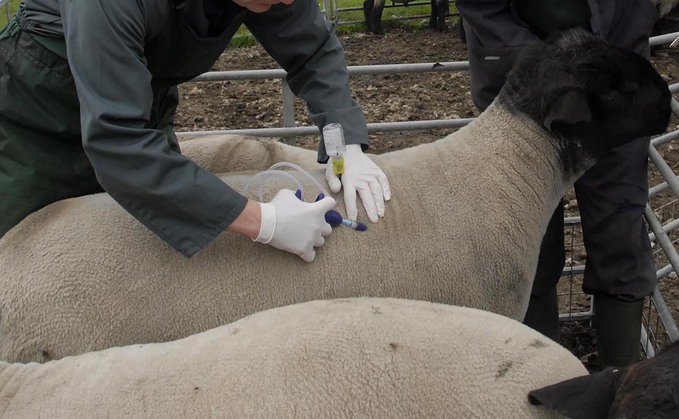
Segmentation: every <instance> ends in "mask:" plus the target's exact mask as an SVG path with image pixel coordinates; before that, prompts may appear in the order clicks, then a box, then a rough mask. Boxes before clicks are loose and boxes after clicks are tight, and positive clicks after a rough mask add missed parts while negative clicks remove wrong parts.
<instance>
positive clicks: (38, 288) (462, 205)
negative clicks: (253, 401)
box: [0, 31, 671, 361]
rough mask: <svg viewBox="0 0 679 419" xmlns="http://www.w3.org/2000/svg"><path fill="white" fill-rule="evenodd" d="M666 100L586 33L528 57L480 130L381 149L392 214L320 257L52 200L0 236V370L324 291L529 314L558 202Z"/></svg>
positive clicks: (109, 206)
mask: <svg viewBox="0 0 679 419" xmlns="http://www.w3.org/2000/svg"><path fill="white" fill-rule="evenodd" d="M621 80H625V82H624V83H621V82H620V81H621ZM670 96H671V95H670V93H669V90H668V88H667V84H666V83H665V82H664V81H663V80H662V78H661V77H660V76H659V75H658V74H657V72H656V71H655V70H653V68H652V67H651V65H650V64H649V63H648V62H647V61H645V60H644V59H642V58H641V57H639V56H637V55H635V54H633V53H631V52H628V51H624V50H621V49H617V48H613V47H609V46H606V45H605V44H603V43H602V42H600V41H597V40H595V39H592V37H591V35H588V34H586V33H585V32H584V31H583V32H579V31H576V32H573V33H571V34H570V35H568V36H567V37H565V38H564V39H563V40H561V41H560V42H559V43H558V44H556V45H550V46H543V47H536V48H535V49H531V50H527V51H526V53H525V55H524V58H523V59H521V60H520V61H519V62H518V63H517V66H516V67H515V69H514V71H512V73H511V74H510V75H509V78H508V82H507V84H506V85H505V87H504V89H503V90H502V92H501V93H500V95H499V96H498V99H497V100H496V101H495V103H494V104H493V105H492V106H491V107H489V108H488V110H487V111H486V112H484V113H483V114H482V115H481V116H480V117H479V118H477V119H476V120H475V121H474V122H472V123H471V124H469V125H468V126H466V127H465V128H463V129H460V130H459V131H458V132H457V133H454V134H452V135H450V136H448V137H446V138H444V139H442V140H439V141H436V142H434V143H431V144H424V145H420V146H417V147H413V148H409V149H405V150H400V151H395V152H391V153H386V154H383V155H378V156H374V157H373V158H374V160H375V161H376V162H377V164H378V165H379V166H380V167H381V168H382V169H383V170H384V171H385V173H386V174H387V175H388V177H389V179H390V183H391V186H392V191H393V196H394V199H392V201H390V203H389V205H388V208H387V215H386V216H385V217H384V219H383V220H382V221H380V222H379V223H378V224H375V225H373V224H371V225H370V226H369V228H368V231H367V232H356V231H354V230H351V229H349V228H337V229H335V231H334V232H333V234H332V235H331V236H329V237H328V239H327V243H326V245H325V246H324V247H322V248H320V250H319V251H318V255H317V258H316V260H315V261H314V262H313V263H311V264H307V263H304V262H303V261H301V260H300V259H299V258H298V257H296V256H294V255H291V254H288V253H285V252H281V251H278V250H276V249H274V248H271V247H269V246H265V245H261V244H258V243H254V242H252V241H251V240H249V239H246V238H244V237H242V236H237V235H232V234H226V233H225V234H222V235H221V236H220V237H218V238H217V239H216V240H214V241H213V242H212V243H211V244H210V245H209V246H207V247H206V248H205V249H203V250H202V251H201V252H199V253H198V254H196V255H195V256H194V257H192V258H190V259H187V258H184V257H183V256H182V255H180V254H179V253H177V252H176V251H174V250H173V249H172V248H170V247H169V246H168V245H166V244H165V243H164V242H162V241H161V240H160V239H159V238H157V237H156V236H154V235H153V234H152V233H151V232H149V231H148V230H147V229H146V228H145V227H143V226H142V225H141V224H140V223H138V222H137V221H136V220H135V219H134V218H132V217H131V216H130V215H129V214H127V213H126V212H125V211H124V210H123V209H122V208H121V207H120V206H118V205H117V204H116V203H115V202H114V201H113V200H112V199H111V198H110V197H109V196H108V195H106V194H97V195H91V196H86V197H81V198H75V199H69V200H64V201H60V202H57V203H54V204H52V205H50V206H48V207H46V208H44V209H43V210H40V211H38V212H36V213H34V214H32V215H31V216H29V217H28V218H27V219H25V220H24V221H23V222H22V223H20V224H19V225H18V226H16V227H15V228H14V229H12V230H10V231H9V232H8V233H7V234H6V235H5V236H4V237H3V238H2V239H0V359H3V360H10V361H47V360H50V359H58V358H61V357H64V356H67V355H74V354H79V353H83V352H88V351H92V350H99V349H104V348H108V347H112V346H122V345H129V344H134V343H147V342H162V341H169V340H175V339H178V338H182V337H185V336H188V335H190V334H193V333H198V332H201V331H204V330H207V329H210V328H213V327H216V326H219V325H222V324H226V323H229V322H232V321H234V320H237V319H239V318H242V317H244V316H246V315H248V314H252V313H254V312H257V311H261V310H265V309H269V308H273V307H278V306H283V305H287V304H293V303H299V302H304V301H311V300H317V299H328V298H345V297H355V296H372V297H396V298H408V299H415V300H426V301H432V302H440V303H447V304H455V305H463V306H471V307H476V308H480V309H483V310H488V311H492V312H496V313H499V314H503V315H506V316H509V317H511V318H514V319H522V318H523V315H524V313H525V310H526V307H527V304H528V297H529V292H530V289H531V282H532V279H533V276H534V273H535V267H536V263H537V257H538V252H539V247H540V241H541V238H542V235H543V233H544V231H545V229H546V226H547V222H548V220H549V219H550V217H551V214H552V212H553V210H554V208H555V206H556V205H557V203H558V201H559V199H560V198H561V196H562V195H563V193H564V191H566V190H567V189H568V188H569V187H570V186H571V185H572V183H573V182H574V180H575V179H576V178H577V177H578V176H579V175H580V174H582V173H583V172H584V171H585V170H586V169H587V168H588V167H590V166H591V165H592V164H593V163H594V162H595V160H596V155H597V154H598V153H601V152H604V151H605V150H606V149H608V148H610V147H614V146H616V145H619V144H622V143H624V142H626V141H629V140H632V139H634V138H638V137H640V136H643V135H651V134H655V133H660V132H662V131H664V129H665V128H666V126H667V123H668V118H669V115H670ZM253 147H254V149H256V148H257V147H262V149H263V150H269V154H265V155H264V158H269V157H270V156H271V155H274V154H275V155H276V156H277V157H281V158H283V159H289V160H293V161H297V162H299V163H303V162H305V161H307V162H308V165H307V167H310V168H311V169H312V171H313V173H314V174H315V175H316V176H317V177H318V178H319V179H322V177H323V175H322V169H319V167H320V166H317V165H316V164H315V163H314V162H313V159H314V153H313V152H311V151H305V150H299V149H295V148H292V147H286V146H283V145H280V144H276V143H264V142H261V141H257V142H254V143H247V144H245V143H238V144H237V146H236V147H235V150H237V149H238V148H240V149H241V150H243V149H247V148H251V149H252V148H253ZM232 149H234V148H233V147H232ZM236 154H237V152H236ZM258 158H260V159H263V157H262V154H261V153H260V154H258ZM234 159H236V160H238V159H237V158H236V157H234ZM267 164H268V163H267ZM222 178H223V179H224V181H225V182H227V183H230V184H233V185H234V186H236V187H239V186H240V185H242V184H243V183H245V181H246V180H247V177H246V176H245V175H243V174H226V175H223V177H222ZM288 187H289V185H288ZM314 196H315V192H314V193H313V194H312V196H306V198H307V199H313V198H314ZM338 201H339V208H342V207H343V203H342V200H341V197H338ZM359 217H365V214H364V213H359Z"/></svg>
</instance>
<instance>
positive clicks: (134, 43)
mask: <svg viewBox="0 0 679 419" xmlns="http://www.w3.org/2000/svg"><path fill="white" fill-rule="evenodd" d="M168 3H169V2H167V1H138V0H117V1H101V0H70V1H62V2H60V7H61V14H62V18H63V23H64V35H65V38H66V47H67V53H68V60H69V64H70V67H71V70H72V73H73V78H74V81H75V85H76V89H77V92H78V97H79V99H80V113H81V128H82V136H83V147H84V149H85V152H86V153H87V156H88V158H89V159H90V161H91V163H92V165H93V167H94V169H95V171H96V174H97V179H98V180H99V183H100V184H101V186H102V187H103V188H104V190H106V191H107V192H108V193H109V194H110V195H111V196H112V197H113V198H114V199H115V200H116V201H117V202H118V203H119V204H120V205H121V206H123V207H124V208H125V209H126V210H127V211H128V212H129V213H130V214H132V215H133V216H134V217H135V218H137V219H138V220H139V221H140V222H142V223H143V224H144V225H146V226H147V227H148V228H149V229H150V230H152V231H153V232H154V233H156V234H157V235H158V236H160V237H161V238H162V239H164V240H165V241H166V242H167V243H169V244H170V245H171V246H172V247H174V248H175V249H177V250H178V251H180V252H181V253H182V254H184V255H185V256H191V255H192V254H194V253H195V252H197V251H198V250H200V249H201V248H202V247H204V246H205V245H206V244H207V243H209V242H210V241H211V240H212V239H213V238H215V237H216V236H217V235H218V234H219V233H220V232H222V231H223V230H224V229H225V228H226V227H227V226H228V225H229V224H230V223H231V222H232V221H233V220H234V219H235V218H236V217H237V216H238V215H239V214H240V213H241V212H242V210H243V208H244V207H245V204H246V202H247V200H246V198H245V197H244V196H242V195H240V194H238V193H237V192H236V191H234V190H233V189H231V188H229V187H228V186H227V185H225V184H224V183H223V182H221V181H220V180H219V179H218V178H217V177H216V176H214V175H212V174H210V173H209V172H207V171H205V170H203V169H201V168H200V167H198V166H197V165H196V164H195V163H194V162H192V161H191V160H189V159H188V158H186V157H184V156H182V155H180V154H179V153H177V152H174V151H172V150H171V149H170V146H169V143H168V139H167V136H166V134H165V133H164V132H163V131H162V130H159V129H154V128H151V127H149V126H148V121H149V117H150V112H151V109H152V104H153V91H152V88H151V79H152V76H151V74H150V72H149V70H148V69H147V67H146V60H145V57H144V41H145V39H146V38H147V36H149V31H151V30H153V28H154V25H155V26H158V25H159V22H163V19H165V18H167V13H169V12H168V9H167V4H168ZM163 4H164V6H163ZM147 8H153V9H154V10H147Z"/></svg>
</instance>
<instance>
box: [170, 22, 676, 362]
mask: <svg viewBox="0 0 679 419" xmlns="http://www.w3.org/2000/svg"><path fill="white" fill-rule="evenodd" d="M340 39H341V42H342V44H343V45H344V48H345V52H346V59H347V64H348V65H370V64H397V63H434V62H445V61H464V60H466V59H467V51H466V46H465V44H464V43H462V42H461V41H460V40H459V39H458V38H457V31H456V30H451V31H450V32H447V33H439V32H433V31H430V30H428V29H412V28H410V27H406V26H405V25H404V26H403V27H396V28H391V29H389V31H388V32H387V33H386V34H385V35H380V36H377V35H368V34H365V33H355V34H352V35H345V36H341V37H340ZM652 62H653V64H654V65H655V66H656V68H657V69H658V70H659V72H660V73H661V74H662V75H663V77H664V78H665V79H666V80H668V82H670V83H677V82H679V49H676V50H675V49H669V48H666V47H664V48H657V49H655V50H654V52H653V57H652ZM270 68H278V66H277V64H276V63H275V62H274V61H273V60H272V59H271V58H270V57H269V56H268V55H267V53H266V52H265V51H264V50H263V49H262V48H261V47H260V46H253V47H246V48H237V49H229V50H227V51H226V52H225V53H224V54H223V56H222V57H221V59H220V60H219V61H218V63H216V65H215V66H214V68H213V70H254V69H270ZM351 86H352V89H353V93H354V95H355V97H356V99H357V100H358V102H359V103H360V104H361V105H362V106H363V108H364V110H365V114H366V117H367V120H368V122H388V121H412V120H428V119H448V118H467V117H473V116H475V115H477V111H476V109H475V107H474V105H473V104H472V101H471V97H470V93H469V76H468V74H467V73H466V72H455V73H449V72H448V73H426V74H401V75H398V74H391V75H389V74H385V75H370V76H355V77H352V79H351ZM180 92H181V98H182V101H181V104H180V107H179V110H178V113H177V118H176V129H177V131H197V130H223V129H236V128H263V127H280V126H282V122H281V114H282V113H281V109H282V101H281V86H280V81H278V80H256V81H255V80H253V81H225V82H210V83H186V84H184V85H182V86H181V87H180ZM296 121H297V124H298V125H309V119H308V118H307V115H306V110H305V106H304V104H303V103H302V102H301V101H300V100H296ZM669 128H670V130H675V129H677V128H679V121H678V120H677V119H676V118H675V119H673V120H672V121H671V123H670V127H669ZM450 132H452V130H445V129H438V130H429V131H418V132H412V131H411V132H385V133H374V134H371V135H370V144H371V152H374V153H382V152H385V151H390V150H395V149H400V148H405V147H410V146H413V145H416V144H420V143H423V142H430V141H434V140H436V139H439V138H442V137H443V136H445V135H447V134H448V133H450ZM317 141H318V138H317V137H316V136H313V137H297V144H298V145H300V146H302V147H307V148H313V149H315V147H316V143H317ZM660 152H661V155H662V156H663V158H664V159H665V160H666V161H667V162H668V164H669V165H670V167H671V168H673V169H675V172H676V168H677V165H678V164H679V153H678V152H677V146H676V145H673V144H668V145H666V146H663V147H661V149H660ZM650 172H651V185H655V184H657V183H659V182H661V180H662V179H660V177H659V175H658V174H657V173H656V172H655V170H653V169H651V171H650ZM674 198H675V197H674V196H673V195H672V194H671V193H665V194H663V195H662V196H660V197H659V198H655V199H654V200H653V201H652V207H653V208H654V209H656V208H658V212H662V213H663V215H662V216H663V218H664V221H665V222H667V221H668V220H669V219H672V218H674V217H675V215H674V211H675V208H674V207H675V205H674V204H673V203H672V202H673V201H674ZM567 202H569V205H568V206H567V212H568V215H577V202H576V201H574V200H573V196H572V194H571V195H570V196H569V197H568V198H567ZM571 238H572V239H573V243H574V244H573V245H569V249H572V251H571V252H570V253H569V262H570V263H572V264H573V265H578V264H582V263H584V261H585V258H586V254H585V252H584V249H583V248H582V246H581V244H579V240H580V233H579V231H578V229H577V228H576V229H574V230H573V231H570V230H567V239H568V240H570V239H571ZM660 263H663V264H664V263H666V262H664V261H663V262H660ZM578 281H579V278H577V277H576V278H575V280H574V282H573V283H572V284H571V283H570V282H569V281H562V284H561V287H560V288H561V289H560V292H561V293H563V294H570V293H571V292H580V288H579V282H578ZM662 282H663V283H662V290H663V294H664V296H665V298H666V299H667V302H668V304H669V305H670V308H671V309H672V310H673V311H674V314H675V319H677V321H679V315H678V313H679V292H678V289H679V286H677V283H676V276H674V277H673V278H667V279H664V280H663V281H662ZM571 289H572V290H573V291H570V290H571ZM570 300H571V298H570V297H569V295H564V296H562V297H561V299H560V306H561V311H562V312H566V311H568V310H569V308H568V305H569V302H570ZM588 308H589V305H588V302H587V300H586V299H584V298H582V297H576V298H575V301H574V303H573V307H572V310H573V311H576V312H578V311H584V310H587V309H588ZM652 315H653V313H651V316H652ZM562 343H563V344H564V345H565V346H567V347H568V348H570V349H571V350H572V351H573V352H574V353H576V355H578V356H580V357H582V358H583V360H585V361H587V360H588V359H589V358H590V355H589V354H590V353H591V352H593V351H594V349H595V348H596V342H595V340H594V338H593V336H592V329H591V327H590V324H589V322H587V321H585V322H577V323H576V322H564V323H563V327H562Z"/></svg>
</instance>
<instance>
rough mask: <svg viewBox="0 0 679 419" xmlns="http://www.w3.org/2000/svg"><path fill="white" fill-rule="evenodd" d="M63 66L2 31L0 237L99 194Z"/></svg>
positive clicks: (15, 32) (24, 38)
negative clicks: (47, 210) (47, 209)
mask: <svg viewBox="0 0 679 419" xmlns="http://www.w3.org/2000/svg"><path fill="white" fill-rule="evenodd" d="M79 114H80V110H79V103H78V98H77V95H76V91H75V86H74V84H73V79H72V77H71V73H70V70H69V68H68V63H67V62H66V61H65V60H64V59H62V58H61V57H59V56H57V55H55V54H53V53H52V52H50V51H48V50H46V49H45V48H44V47H42V46H40V45H39V44H38V43H36V42H35V41H34V40H33V39H32V38H31V37H30V36H29V35H27V34H25V33H22V32H20V31H19V29H18V26H17V25H16V24H15V23H14V22H11V23H10V24H9V25H8V26H7V27H5V28H4V29H3V30H2V32H0V236H3V235H4V234H5V233H6V232H7V231H8V230H9V229H11V228H12V227H14V226H15V225H16V224H17V223H19V222H20V221H21V220H22V219H23V218H25V217H26V216H27V215H29V214H30V213H31V212H33V211H36V210H38V209H40V208H42V207H44V206H45V205H48V204H50V203H52V202H54V201H57V200H60V199H64V198H68V197H73V196H78V195H84V194H89V193H94V192H99V191H101V188H100V187H99V184H98V183H97V181H96V178H95V176H94V171H93V170H92V167H91V165H90V163H89V161H88V159H87V157H86V156H85V153H84V152H83V150H82V146H81V137H80V118H79Z"/></svg>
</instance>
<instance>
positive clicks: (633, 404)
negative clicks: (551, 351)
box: [528, 342, 679, 418]
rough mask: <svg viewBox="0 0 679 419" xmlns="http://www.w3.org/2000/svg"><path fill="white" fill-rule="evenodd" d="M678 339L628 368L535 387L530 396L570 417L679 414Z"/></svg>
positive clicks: (630, 416) (534, 400) (640, 416)
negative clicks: (678, 387)
mask: <svg viewBox="0 0 679 419" xmlns="http://www.w3.org/2000/svg"><path fill="white" fill-rule="evenodd" d="M677 368H679V342H674V343H672V344H670V345H669V346H667V347H666V348H665V349H663V350H662V351H660V353H659V354H658V356H656V357H654V358H649V359H646V360H644V361H640V362H637V363H635V364H632V365H630V366H629V367H625V368H609V369H606V370H604V371H601V372H597V373H593V374H591V375H585V376H582V377H576V378H572V379H570V380H566V381H562V382H560V383H557V384H553V385H551V386H547V387H543V388H540V389H537V390H533V391H531V392H530V393H529V395H528V400H529V401H530V402H531V403H532V404H534V405H544V406H547V407H549V408H551V409H554V410H556V411H558V412H559V413H562V414H564V415H566V416H568V417H575V418H580V417H602V418H604V417H612V418H622V417H629V418H643V417H657V418H660V417H662V418H676V417H679V395H678V394H677V391H676V389H677V386H678V385H679V376H678V375H677Z"/></svg>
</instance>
